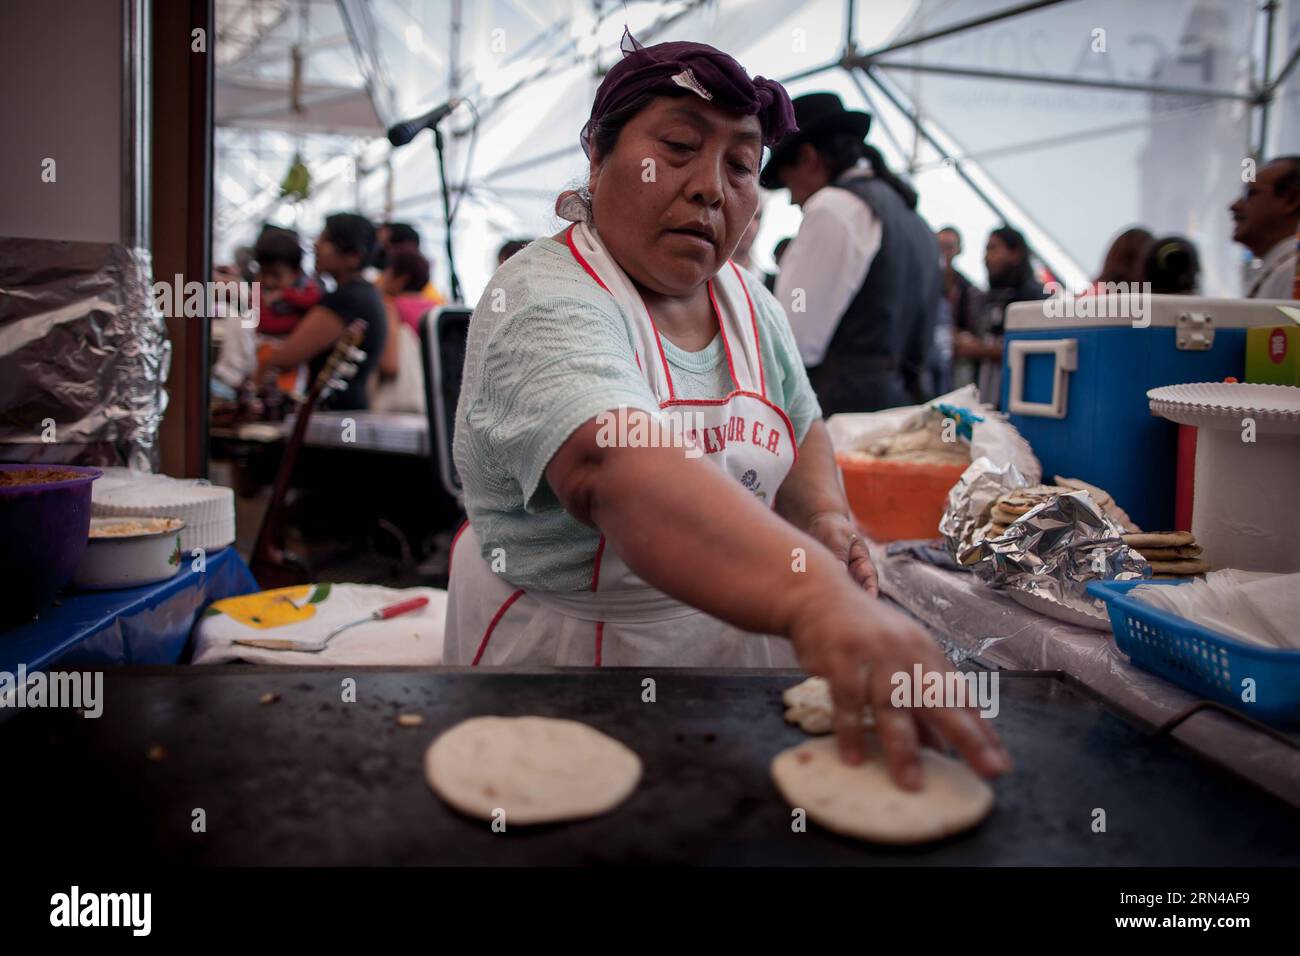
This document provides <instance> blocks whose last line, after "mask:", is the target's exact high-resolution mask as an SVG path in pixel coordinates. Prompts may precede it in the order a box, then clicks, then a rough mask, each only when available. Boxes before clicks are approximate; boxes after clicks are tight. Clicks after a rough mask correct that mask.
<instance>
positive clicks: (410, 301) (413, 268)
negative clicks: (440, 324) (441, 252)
mask: <svg viewBox="0 0 1300 956" xmlns="http://www.w3.org/2000/svg"><path fill="white" fill-rule="evenodd" d="M428 284H429V260H428V259H426V258H424V256H423V255H421V254H420V253H419V252H417V251H416V250H414V249H399V250H397V251H396V252H394V253H393V254H392V255H391V256H389V257H388V267H387V268H386V269H384V271H383V272H382V273H380V276H379V279H378V280H376V282H375V285H376V286H377V287H378V288H379V291H380V292H381V293H382V294H383V296H384V307H385V308H386V309H387V310H388V311H389V313H390V314H391V315H392V316H393V318H394V319H395V320H397V321H400V322H403V323H404V324H406V325H407V326H408V327H409V328H410V329H411V331H412V332H414V333H416V334H417V335H419V333H420V319H421V318H423V316H424V313H426V312H428V311H429V310H430V309H431V308H434V306H431V305H430V304H429V300H428V299H426V298H425V297H424V294H423V292H422V290H423V289H424V287H425V286H426V285H428Z"/></svg>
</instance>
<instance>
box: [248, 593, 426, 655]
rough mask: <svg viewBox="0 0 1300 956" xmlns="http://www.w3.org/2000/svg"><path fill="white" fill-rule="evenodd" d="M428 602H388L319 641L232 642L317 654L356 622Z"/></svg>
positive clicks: (259, 639) (405, 611)
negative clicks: (385, 605) (388, 603)
mask: <svg viewBox="0 0 1300 956" xmlns="http://www.w3.org/2000/svg"><path fill="white" fill-rule="evenodd" d="M428 603H429V599H428V598H427V597H415V598H408V599H407V600H405V601H398V602H397V603H396V604H390V605H388V606H387V607H381V608H380V609H379V610H377V611H371V612H370V613H369V614H367V615H366V616H365V617H362V618H358V619H357V620H355V621H349V622H348V623H347V624H340V625H339V626H338V627H336V628H334V630H332V631H330V632H329V633H328V634H326V635H325V638H324V640H320V641H288V640H285V639H284V638H275V637H250V638H247V639H240V640H236V641H235V642H234V643H236V644H242V645H244V646H245V647H260V648H262V650H264V651H302V652H303V653H304V654H319V653H320V652H321V651H323V650H325V646H326V645H327V644H329V642H330V641H332V640H334V638H336V637H338V636H339V635H340V634H342V633H343V632H344V631H346V630H347V629H348V628H350V627H356V626H357V625H358V624H365V623H367V622H368V621H386V620H388V619H389V618H390V617H397V616H398V615H399V614H409V613H411V612H412V611H418V610H419V609H420V608H422V607H424V606H425V605H426V604H428Z"/></svg>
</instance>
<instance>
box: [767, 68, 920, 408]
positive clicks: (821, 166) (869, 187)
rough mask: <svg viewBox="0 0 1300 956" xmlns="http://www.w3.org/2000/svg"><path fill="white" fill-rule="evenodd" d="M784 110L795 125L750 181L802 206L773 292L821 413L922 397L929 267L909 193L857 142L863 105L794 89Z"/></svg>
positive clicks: (862, 131) (865, 124) (867, 121)
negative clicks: (848, 105) (856, 107)
mask: <svg viewBox="0 0 1300 956" xmlns="http://www.w3.org/2000/svg"><path fill="white" fill-rule="evenodd" d="M794 111H795V119H796V121H797V122H798V124H799V129H798V131H796V132H794V133H791V134H790V135H788V136H786V137H785V138H784V139H782V140H781V141H780V142H779V143H777V144H776V146H775V147H773V149H772V155H771V157H770V158H769V159H768V162H767V165H766V166H764V167H763V171H762V174H761V176H760V178H759V182H760V184H761V185H763V186H764V187H766V188H768V189H780V188H783V187H784V188H786V189H788V190H790V199H791V201H792V202H794V203H796V204H797V205H799V206H801V207H802V208H803V215H804V218H803V223H802V225H801V226H800V227H799V234H798V235H797V236H796V237H795V239H794V241H793V242H792V243H791V244H790V248H789V249H788V250H787V251H786V255H785V258H784V259H783V260H782V263H781V273H780V276H779V277H778V279H777V284H776V297H777V299H778V300H779V301H780V302H781V304H782V306H784V308H785V310H786V314H787V316H788V317H789V319H790V325H791V327H792V328H793V329H794V333H795V339H796V341H797V342H798V344H799V351H800V353H801V355H802V356H803V360H804V364H805V365H806V366H808V374H809V378H810V379H811V380H812V384H813V388H814V389H815V390H816V392H817V397H818V399H819V400H820V402H821V406H822V411H823V413H824V414H826V415H832V414H835V413H837V412H866V411H876V410H878V409H881V408H892V407H894V406H897V405H909V404H913V403H917V402H921V401H924V400H925V399H926V398H927V397H928V396H927V395H926V394H925V387H924V384H923V383H924V381H925V377H924V375H925V368H926V365H927V361H928V358H929V352H930V347H931V343H932V341H933V338H934V323H935V320H936V318H937V316H938V311H939V293H940V274H939V248H938V244H937V242H936V241H935V238H934V233H933V232H932V231H931V230H930V227H929V226H928V225H926V223H925V220H923V219H922V218H921V217H920V216H919V215H918V214H917V213H916V198H917V197H916V192H915V191H914V190H913V189H912V188H911V187H910V186H908V185H907V184H906V183H904V182H903V181H902V180H900V179H899V178H898V177H897V176H895V175H894V174H893V173H892V172H890V171H889V170H888V169H887V168H886V166H885V163H884V160H883V159H882V158H881V156H880V153H879V152H877V151H876V150H875V149H874V148H873V147H871V146H868V145H867V144H866V143H864V142H863V138H864V137H865V136H866V135H867V130H868V128H869V127H870V126H871V116H870V114H868V113H860V112H854V111H852V110H846V109H845V108H844V104H843V103H842V102H841V101H840V98H839V97H838V96H836V95H835V94H834V93H809V94H807V95H805V96H801V97H799V98H798V99H796V100H795V101H794Z"/></svg>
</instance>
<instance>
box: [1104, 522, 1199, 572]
mask: <svg viewBox="0 0 1300 956" xmlns="http://www.w3.org/2000/svg"><path fill="white" fill-rule="evenodd" d="M1123 537H1124V543H1125V544H1126V545H1128V546H1129V547H1130V548H1132V549H1133V550H1134V551H1136V552H1137V553H1138V554H1140V555H1142V557H1144V558H1146V559H1147V563H1148V564H1150V565H1151V573H1152V574H1153V575H1154V576H1155V577H1157V578H1181V577H1188V576H1190V575H1193V574H1205V573H1206V572H1207V571H1209V570H1210V564H1209V562H1208V561H1205V560H1203V559H1202V558H1201V546H1200V545H1199V544H1197V543H1196V538H1195V536H1193V534H1192V533H1191V532H1190V531H1148V532H1144V533H1141V534H1126V535H1124V536H1123Z"/></svg>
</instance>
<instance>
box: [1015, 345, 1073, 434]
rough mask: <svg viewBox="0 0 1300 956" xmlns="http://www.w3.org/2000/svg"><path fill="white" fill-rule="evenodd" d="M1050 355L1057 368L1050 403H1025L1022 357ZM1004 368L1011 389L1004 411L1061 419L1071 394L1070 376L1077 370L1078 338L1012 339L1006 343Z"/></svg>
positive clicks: (1023, 360) (1023, 358)
mask: <svg viewBox="0 0 1300 956" xmlns="http://www.w3.org/2000/svg"><path fill="white" fill-rule="evenodd" d="M1044 354H1046V355H1053V356H1055V357H1056V369H1055V373H1054V376H1053V379H1052V400H1051V401H1050V402H1027V401H1025V356H1026V355H1044ZM1007 365H1008V366H1009V367H1010V369H1011V387H1010V388H1009V389H1008V393H1007V408H1008V410H1009V411H1010V412H1011V414H1012V415H1035V416H1037V417H1039V418H1064V417H1065V410H1066V400H1067V399H1068V398H1069V395H1070V378H1069V373H1070V372H1073V371H1074V370H1075V369H1077V368H1078V367H1079V340H1078V339H1012V340H1011V341H1010V342H1009V343H1008V344H1007Z"/></svg>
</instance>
